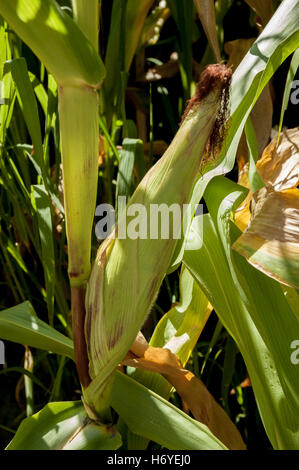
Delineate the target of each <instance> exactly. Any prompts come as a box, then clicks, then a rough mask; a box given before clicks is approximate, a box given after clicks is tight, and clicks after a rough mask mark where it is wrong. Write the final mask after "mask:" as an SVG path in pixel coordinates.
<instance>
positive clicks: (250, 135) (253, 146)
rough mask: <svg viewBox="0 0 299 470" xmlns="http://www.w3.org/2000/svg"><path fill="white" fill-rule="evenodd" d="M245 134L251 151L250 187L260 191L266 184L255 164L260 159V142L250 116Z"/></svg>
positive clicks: (253, 190)
mask: <svg viewBox="0 0 299 470" xmlns="http://www.w3.org/2000/svg"><path fill="white" fill-rule="evenodd" d="M245 135H246V140H247V145H248V151H249V170H248V178H249V182H250V187H251V190H252V192H253V193H254V192H255V191H258V190H259V189H261V188H263V187H264V186H265V184H264V182H263V179H262V177H261V175H260V174H259V172H258V170H257V168H256V166H255V164H256V162H257V160H258V142H257V138H256V135H255V131H254V127H253V125H252V121H251V119H250V116H248V119H247V121H246V124H245Z"/></svg>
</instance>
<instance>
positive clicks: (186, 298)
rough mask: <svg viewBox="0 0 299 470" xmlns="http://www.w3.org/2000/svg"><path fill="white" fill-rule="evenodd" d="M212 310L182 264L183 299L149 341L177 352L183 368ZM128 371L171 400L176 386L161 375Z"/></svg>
mask: <svg viewBox="0 0 299 470" xmlns="http://www.w3.org/2000/svg"><path fill="white" fill-rule="evenodd" d="M210 312H211V309H209V308H208V300H207V298H206V296H205V295H204V293H203V292H202V290H201V289H200V288H199V286H198V284H197V283H196V282H195V281H194V279H193V277H192V276H191V274H190V273H189V271H188V270H187V269H186V268H185V267H183V268H182V271H181V275H180V302H179V303H178V304H176V305H174V306H173V307H172V308H171V309H170V310H169V312H167V313H166V314H165V315H164V316H163V317H162V318H161V320H160V321H159V323H158V324H157V326H156V328H155V330H154V333H153V335H152V338H151V340H150V346H153V347H157V348H163V347H165V348H168V349H169V350H170V351H172V352H173V353H174V354H176V355H177V357H178V358H179V359H180V361H181V362H182V365H183V367H184V366H185V364H186V363H187V361H188V359H189V357H190V355H191V353H192V351H193V348H194V346H195V344H196V342H197V340H198V337H199V335H200V334H201V332H202V330H203V328H204V326H205V324H206V321H207V319H208V317H209V315H210ZM127 373H128V375H130V376H131V377H133V378H134V379H135V380H137V381H138V382H139V383H141V384H142V385H144V386H145V387H147V388H149V389H150V390H153V391H154V392H155V393H157V394H158V395H160V396H161V397H163V398H165V399H166V400H168V399H169V397H170V393H171V391H172V389H173V387H172V386H171V384H170V383H169V382H168V381H167V380H166V379H165V378H164V377H162V376H161V375H160V374H158V373H155V372H150V371H144V370H141V369H135V368H132V367H127ZM128 440H129V442H130V443H131V445H132V446H133V445H134V446H135V447H134V448H136V445H138V449H145V448H146V447H147V444H148V441H147V440H145V439H142V438H140V437H139V438H138V436H137V437H136V436H134V435H133V434H132V433H131V434H129V436H128Z"/></svg>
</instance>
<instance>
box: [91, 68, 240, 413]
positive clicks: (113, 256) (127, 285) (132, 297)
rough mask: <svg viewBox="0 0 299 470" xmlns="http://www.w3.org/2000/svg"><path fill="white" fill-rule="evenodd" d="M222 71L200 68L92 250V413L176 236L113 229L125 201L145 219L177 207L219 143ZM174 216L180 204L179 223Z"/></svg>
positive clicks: (100, 404) (101, 409) (105, 395)
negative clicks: (171, 127)
mask: <svg viewBox="0 0 299 470" xmlns="http://www.w3.org/2000/svg"><path fill="white" fill-rule="evenodd" d="M230 78H231V70H230V69H228V68H226V67H225V66H224V65H213V66H209V67H208V68H207V69H206V71H205V72H204V74H203V76H202V78H201V80H200V83H199V84H198V88H197V92H196V94H195V97H194V98H192V99H191V100H190V103H189V105H188V107H187V114H186V116H185V118H184V120H183V122H182V124H181V127H180V129H179V131H178V133H177V134H176V136H175V138H174V140H173V141H172V143H171V145H170V146H169V148H168V149H167V151H166V152H165V154H164V155H163V157H162V158H161V159H160V160H159V161H158V162H157V163H156V165H154V167H152V168H151V170H150V171H149V172H148V173H147V174H146V175H145V177H144V178H143V180H142V181H141V183H140V184H139V186H138V187H137V189H136V191H135V193H134V194H133V196H132V198H131V199H130V201H129V203H128V206H127V209H126V211H124V212H123V213H122V214H121V216H120V219H119V221H118V224H117V226H116V228H115V231H114V232H113V233H112V234H111V235H110V236H109V237H108V238H107V239H106V240H105V241H104V242H103V243H102V245H101V246H100V248H99V250H98V253H97V257H96V260H95V263H94V265H93V268H92V272H91V276H90V279H89V282H88V287H87V292H86V302H85V305H86V320H85V337H86V343H87V351H88V357H89V374H90V377H91V379H92V382H91V384H90V385H89V386H88V387H87V388H86V389H85V390H84V400H85V403H86V404H87V406H88V407H89V409H92V410H93V411H94V413H95V414H97V415H98V416H99V417H100V418H103V416H104V415H105V410H106V409H107V407H108V406H109V389H110V387H111V383H112V380H113V375H114V371H115V369H116V367H117V365H118V364H119V363H120V362H121V361H122V359H123V358H124V356H125V355H126V353H127V351H128V350H129V348H130V346H131V344H132V343H133V341H134V339H135V337H136V335H137V333H138V331H139V330H140V328H141V327H142V324H143V323H144V321H145V319H146V317H147V315H148V314H149V312H150V309H151V307H152V305H153V302H154V301H155V299H156V296H157V294H158V291H159V288H160V285H161V283H162V281H163V278H164V276H165V274H166V272H167V269H168V267H169V264H170V262H171V259H172V255H173V252H174V249H175V246H176V243H177V241H178V240H177V239H176V238H175V233H172V234H171V235H170V237H169V239H163V238H160V239H159V238H158V239H151V238H150V236H148V237H145V238H137V239H130V238H125V237H124V238H119V237H118V235H120V231H121V230H122V229H123V227H124V226H126V217H127V214H129V213H130V208H132V207H133V206H132V205H133V204H142V205H143V206H144V207H145V208H146V210H147V218H146V220H147V222H149V215H148V213H149V212H150V206H151V205H153V204H158V205H161V204H167V205H168V207H170V206H171V205H172V204H178V205H179V206H180V207H182V206H183V204H187V203H188V202H189V200H190V198H191V194H192V189H193V186H194V184H195V182H196V180H197V179H198V178H199V177H200V173H201V168H202V166H203V164H204V157H205V156H206V150H207V149H208V151H211V152H213V147H214V144H215V142H216V143H219V142H218V138H219V135H220V134H221V133H222V129H223V126H222V124H223V122H222V123H221V119H219V111H220V114H221V115H222V116H223V109H222V106H223V104H224V103H223V96H226V97H227V93H226V92H227V90H228V87H229V83H230ZM220 123H221V124H220ZM215 128H216V129H217V133H216V132H215ZM135 207H136V206H135ZM182 220H183V215H182V212H181V219H180V223H181V224H182ZM127 221H130V217H127ZM147 228H148V226H147ZM180 228H181V227H180ZM147 232H148V233H149V230H147Z"/></svg>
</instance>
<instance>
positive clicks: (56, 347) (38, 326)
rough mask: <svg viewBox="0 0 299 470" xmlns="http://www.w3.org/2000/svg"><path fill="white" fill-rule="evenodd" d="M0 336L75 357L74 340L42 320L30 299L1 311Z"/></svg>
mask: <svg viewBox="0 0 299 470" xmlns="http://www.w3.org/2000/svg"><path fill="white" fill-rule="evenodd" d="M0 337H1V338H2V339H6V340H8V341H13V342H15V343H20V344H26V345H27V346H32V347H34V348H38V349H43V350H46V351H51V352H53V353H56V354H62V355H64V356H68V357H70V358H71V359H73V358H74V351H73V343H72V341H71V340H70V339H69V338H67V337H66V336H64V335H63V334H61V333H59V331H56V330H55V329H54V328H52V327H51V326H49V325H47V323H45V322H43V321H42V320H40V319H39V318H38V317H37V316H36V313H35V311H34V309H33V307H32V305H31V303H30V302H28V301H27V302H23V303H21V304H19V305H16V306H15V307H11V308H8V309H6V310H2V311H1V312H0Z"/></svg>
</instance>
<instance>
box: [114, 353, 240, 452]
mask: <svg viewBox="0 0 299 470" xmlns="http://www.w3.org/2000/svg"><path fill="white" fill-rule="evenodd" d="M123 364H124V365H127V366H133V367H138V368H141V369H144V370H150V371H152V372H158V373H160V374H162V375H163V376H164V377H165V378H166V379H167V380H168V381H169V382H170V383H171V384H172V385H173V386H174V388H175V389H176V391H177V392H178V393H179V395H180V396H181V398H182V401H183V406H184V411H185V412H186V413H188V412H189V411H191V413H192V415H193V416H194V418H195V419H196V420H197V421H200V422H201V423H203V424H205V425H206V426H208V428H209V429H210V430H211V431H212V433H213V434H214V435H215V436H216V437H217V438H218V439H220V440H221V442H223V443H224V444H225V445H226V446H227V447H228V448H229V449H235V450H236V449H245V444H244V442H243V440H242V437H241V435H240V433H239V431H238V430H237V428H236V427H235V425H234V424H233V423H232V421H231V420H230V418H229V417H228V416H227V414H226V413H225V411H224V410H223V408H221V406H220V405H218V403H217V402H216V401H215V399H214V398H213V396H212V395H211V394H210V392H209V391H208V389H207V388H206V387H205V385H204V384H203V382H202V381H201V380H200V379H198V378H197V377H196V376H195V375H194V374H193V373H192V372H190V371H188V370H186V369H183V368H182V365H181V362H180V361H179V359H178V358H177V356H176V355H175V354H173V353H172V352H171V351H170V350H168V349H166V348H153V347H151V346H149V347H148V348H147V349H146V351H145V352H144V354H143V357H135V358H134V357H129V356H127V357H126V358H125V360H124V361H123Z"/></svg>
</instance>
